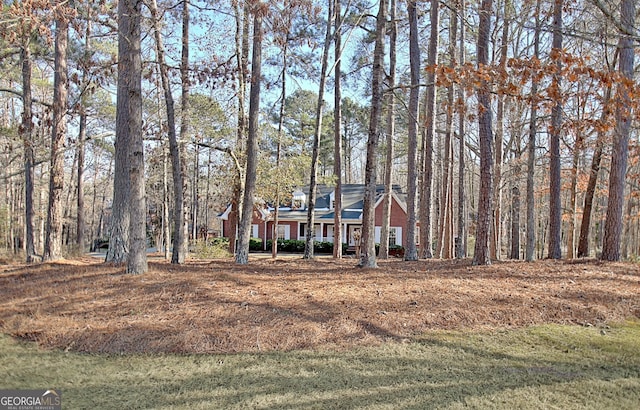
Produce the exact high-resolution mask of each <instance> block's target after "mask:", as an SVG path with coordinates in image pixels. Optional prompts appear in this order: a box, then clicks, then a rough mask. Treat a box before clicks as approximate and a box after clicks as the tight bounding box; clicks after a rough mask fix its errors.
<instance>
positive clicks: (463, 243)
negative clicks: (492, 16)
mask: <svg viewBox="0 0 640 410" xmlns="http://www.w3.org/2000/svg"><path fill="white" fill-rule="evenodd" d="M459 2H460V4H459V6H460V7H459V9H460V11H459V14H460V15H461V16H464V10H465V7H464V0H459ZM464 27H465V25H464V22H463V23H461V24H460V47H459V48H460V50H459V51H460V65H461V66H463V65H464V62H465V55H464V37H465V36H464ZM458 98H459V100H460V101H461V103H460V104H459V107H458V108H459V112H458V116H459V117H458V122H459V124H458V138H459V140H460V141H459V145H458V232H457V239H456V258H459V259H461V258H464V257H466V256H467V218H466V213H465V202H466V193H465V188H464V175H465V137H464V135H465V104H464V101H465V90H464V86H463V85H460V88H459V89H458Z"/></svg>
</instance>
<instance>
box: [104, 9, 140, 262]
mask: <svg viewBox="0 0 640 410" xmlns="http://www.w3.org/2000/svg"><path fill="white" fill-rule="evenodd" d="M132 9H135V6H133V5H132V4H131V1H130V0H125V1H120V2H119V3H118V90H117V96H116V99H117V105H116V142H115V169H114V172H113V181H114V182H113V202H112V204H113V205H112V214H111V229H110V231H109V249H108V250H107V255H106V257H105V261H106V262H112V263H116V264H123V263H125V262H126V261H127V258H128V254H129V252H130V248H129V235H130V232H129V228H130V221H129V219H130V203H131V186H130V184H131V181H130V178H129V150H130V148H131V146H132V142H131V139H132V138H133V136H132V135H131V129H130V127H129V115H130V109H129V106H130V104H132V102H131V101H130V96H129V91H130V87H131V85H130V83H131V82H132V81H133V79H132V78H131V73H132V70H133V67H134V66H133V64H134V62H133V53H132V52H131V47H132V46H133V45H132V44H131V40H132V39H131V38H130V36H131V35H132V33H133V32H134V31H135V27H134V26H135V23H134V22H133V20H134V16H133V15H132V14H131V11H132Z"/></svg>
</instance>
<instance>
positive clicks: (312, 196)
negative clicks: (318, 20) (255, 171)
mask: <svg viewBox="0 0 640 410" xmlns="http://www.w3.org/2000/svg"><path fill="white" fill-rule="evenodd" d="M328 3H329V5H328V9H329V14H328V18H327V27H326V30H327V31H326V32H325V37H324V47H323V52H322V63H321V68H320V85H319V86H318V105H317V106H316V122H315V132H314V134H313V149H312V152H311V179H310V182H309V196H308V198H307V232H306V233H307V234H306V237H305V242H304V259H311V258H313V237H314V235H315V221H314V219H315V209H316V189H317V185H318V181H317V178H318V155H319V153H320V135H321V134H322V113H323V108H324V107H323V106H324V89H325V84H326V81H327V68H328V67H327V66H328V61H329V48H330V47H331V26H332V25H333V21H332V19H333V17H334V16H333V4H332V3H333V2H332V1H329V2H328Z"/></svg>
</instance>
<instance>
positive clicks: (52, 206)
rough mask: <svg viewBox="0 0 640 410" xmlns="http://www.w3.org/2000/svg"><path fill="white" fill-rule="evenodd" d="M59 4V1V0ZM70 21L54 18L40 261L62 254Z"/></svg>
mask: <svg viewBox="0 0 640 410" xmlns="http://www.w3.org/2000/svg"><path fill="white" fill-rule="evenodd" d="M59 5H61V4H59ZM68 36H69V25H68V22H67V21H66V18H65V17H64V16H59V17H58V18H57V20H56V40H55V50H56V51H55V61H54V70H55V72H54V76H53V126H52V132H51V169H50V174H49V207H48V213H47V228H46V229H47V233H46V237H45V243H44V253H43V255H42V260H43V261H53V260H56V259H61V258H62V211H63V210H62V191H63V188H64V151H63V148H64V140H65V136H66V133H67V119H66V115H67V90H68V87H69V79H68V72H67V43H68Z"/></svg>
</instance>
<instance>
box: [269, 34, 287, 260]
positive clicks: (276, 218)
mask: <svg viewBox="0 0 640 410" xmlns="http://www.w3.org/2000/svg"><path fill="white" fill-rule="evenodd" d="M287 35H288V34H287ZM287 51H288V47H287V41H286V40H285V41H284V44H283V49H282V92H281V93H280V113H279V116H278V143H277V147H276V168H275V179H276V201H275V204H274V205H273V207H274V212H273V232H272V234H271V257H272V258H273V259H275V258H277V257H278V224H279V223H280V155H281V150H282V132H283V127H284V109H285V102H286V99H287ZM265 245H266V244H265Z"/></svg>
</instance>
